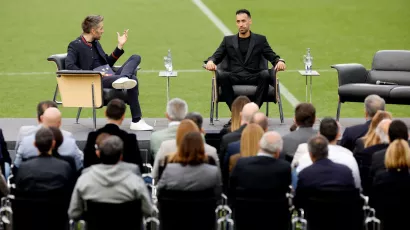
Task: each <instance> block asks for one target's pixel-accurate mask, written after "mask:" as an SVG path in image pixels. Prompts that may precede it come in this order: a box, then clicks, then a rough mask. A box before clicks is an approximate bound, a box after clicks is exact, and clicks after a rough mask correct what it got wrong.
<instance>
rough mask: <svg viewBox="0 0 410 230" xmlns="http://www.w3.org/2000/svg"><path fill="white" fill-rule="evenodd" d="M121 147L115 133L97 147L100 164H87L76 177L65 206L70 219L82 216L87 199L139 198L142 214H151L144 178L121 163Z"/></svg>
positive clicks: (104, 200)
mask: <svg viewBox="0 0 410 230" xmlns="http://www.w3.org/2000/svg"><path fill="white" fill-rule="evenodd" d="M123 148H124V144H123V142H122V140H121V139H120V138H119V137H118V136H114V135H112V136H109V137H107V138H106V139H104V140H103V141H102V143H101V144H100V145H99V146H98V150H97V151H96V153H97V155H98V156H99V157H100V158H101V164H96V165H92V166H90V167H88V168H87V169H86V170H84V171H85V172H83V174H82V175H81V176H80V178H78V181H77V184H76V185H75V188H74V191H73V195H72V197H71V203H70V207H69V209H68V215H69V217H70V218H71V219H79V218H80V217H81V215H82V214H83V212H84V210H85V208H86V207H85V206H84V203H85V202H86V201H87V200H92V201H94V202H103V203H125V202H129V201H134V200H137V199H139V200H141V211H142V213H143V214H144V215H150V214H151V212H152V204H151V200H150V196H149V194H148V190H147V187H146V186H145V183H144V181H143V179H142V178H141V177H140V176H138V175H136V174H135V173H134V172H133V171H132V170H130V169H129V168H126V167H124V166H123V163H124V162H121V156H122V153H123ZM124 164H127V163H124ZM128 165H131V164H128ZM134 167H135V168H136V165H134ZM102 221H103V220H102Z"/></svg>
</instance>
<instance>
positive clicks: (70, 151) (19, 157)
mask: <svg viewBox="0 0 410 230" xmlns="http://www.w3.org/2000/svg"><path fill="white" fill-rule="evenodd" d="M41 125H42V127H57V128H60V126H61V112H60V111H59V110H58V109H57V108H54V107H51V108H48V109H46V110H45V111H44V114H43V116H42V124H41ZM62 133H63V137H64V140H63V143H62V144H61V146H60V147H59V148H58V153H59V154H60V155H62V156H72V157H73V158H74V159H75V163H76V167H77V171H78V170H80V169H81V168H82V167H83V153H82V152H81V150H80V149H79V148H78V146H77V144H76V140H75V139H74V137H73V136H72V135H71V133H68V132H64V131H62ZM34 139H35V135H34V134H32V135H30V136H27V137H25V138H23V140H22V142H21V145H20V146H19V148H18V150H17V154H16V159H15V160H14V166H15V167H17V168H18V167H20V164H21V162H22V161H24V160H27V159H28V158H31V157H35V156H37V155H38V154H37V150H36V147H35V146H34V145H33V143H34Z"/></svg>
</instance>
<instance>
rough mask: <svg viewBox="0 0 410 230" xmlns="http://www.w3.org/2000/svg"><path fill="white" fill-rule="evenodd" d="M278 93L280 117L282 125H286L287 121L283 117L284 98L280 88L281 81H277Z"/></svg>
mask: <svg viewBox="0 0 410 230" xmlns="http://www.w3.org/2000/svg"><path fill="white" fill-rule="evenodd" d="M277 82H278V83H277V86H276V87H277V89H278V90H277V91H276V100H277V103H278V106H279V116H280V123H281V124H284V123H285V119H284V117H283V107H282V97H281V95H280V87H279V79H277Z"/></svg>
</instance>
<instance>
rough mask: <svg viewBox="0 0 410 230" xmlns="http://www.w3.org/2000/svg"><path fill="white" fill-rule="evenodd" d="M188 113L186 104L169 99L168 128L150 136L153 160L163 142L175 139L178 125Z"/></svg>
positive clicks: (166, 114) (180, 100) (177, 99)
mask: <svg viewBox="0 0 410 230" xmlns="http://www.w3.org/2000/svg"><path fill="white" fill-rule="evenodd" d="M187 113H188V105H187V103H186V102H185V101H184V100H182V99H179V98H174V99H171V100H170V101H169V102H168V104H167V112H166V113H165V116H166V117H167V119H168V121H169V124H168V128H166V129H162V130H158V131H155V132H153V133H152V134H151V140H150V151H151V155H152V157H153V159H155V155H156V154H157V152H158V150H159V148H160V147H161V144H162V142H163V141H166V140H171V139H175V136H176V133H177V129H178V125H179V123H180V122H181V121H182V120H183V119H184V118H185V116H186V114H187Z"/></svg>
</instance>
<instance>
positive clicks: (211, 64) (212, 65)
mask: <svg viewBox="0 0 410 230" xmlns="http://www.w3.org/2000/svg"><path fill="white" fill-rule="evenodd" d="M205 69H206V70H209V71H215V70H216V65H215V63H214V62H213V61H211V60H209V61H208V62H207V63H206V66H205Z"/></svg>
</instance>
